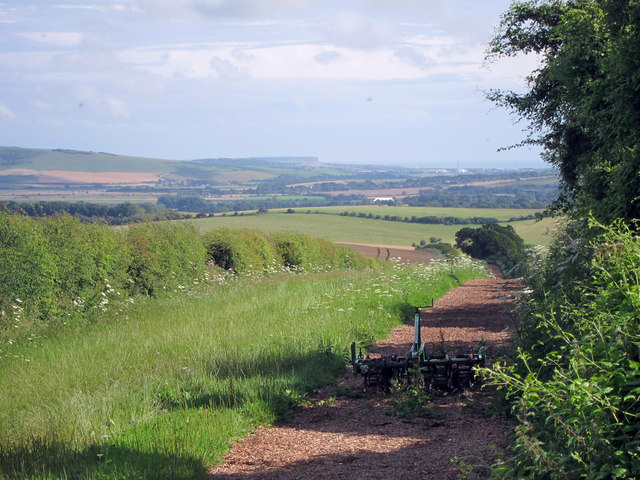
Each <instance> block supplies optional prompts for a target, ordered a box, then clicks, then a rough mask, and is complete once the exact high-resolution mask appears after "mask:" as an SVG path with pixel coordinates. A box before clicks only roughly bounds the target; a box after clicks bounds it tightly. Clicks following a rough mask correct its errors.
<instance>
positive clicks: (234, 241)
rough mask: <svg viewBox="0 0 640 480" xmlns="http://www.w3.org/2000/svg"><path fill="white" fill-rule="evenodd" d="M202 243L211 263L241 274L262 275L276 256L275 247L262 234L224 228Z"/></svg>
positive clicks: (207, 237)
mask: <svg viewBox="0 0 640 480" xmlns="http://www.w3.org/2000/svg"><path fill="white" fill-rule="evenodd" d="M203 242H204V245H205V248H206V251H207V258H208V260H209V261H211V262H213V263H214V264H215V265H217V266H218V267H220V268H223V269H225V270H232V271H234V272H238V273H246V272H249V271H256V272H262V271H264V270H266V269H267V268H269V267H271V266H272V265H273V263H274V260H276V256H277V253H276V250H275V246H274V245H273V244H272V243H271V242H270V241H269V239H268V238H267V237H265V236H264V235H263V234H261V233H260V232H252V231H249V230H231V229H227V228H221V229H216V230H212V231H210V232H208V233H206V234H205V235H204V237H203ZM278 263H279V260H278Z"/></svg>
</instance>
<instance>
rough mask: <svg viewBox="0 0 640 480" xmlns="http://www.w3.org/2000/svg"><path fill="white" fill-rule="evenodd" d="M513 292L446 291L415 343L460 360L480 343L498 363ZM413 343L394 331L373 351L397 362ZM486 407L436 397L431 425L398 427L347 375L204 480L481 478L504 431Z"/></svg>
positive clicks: (389, 408) (477, 284)
mask: <svg viewBox="0 0 640 480" xmlns="http://www.w3.org/2000/svg"><path fill="white" fill-rule="evenodd" d="M518 288H519V286H518V285H517V284H516V283H514V282H513V281H509V282H505V280H501V279H482V280H473V281H471V282H468V283H466V284H464V285H462V286H460V287H457V288H455V289H453V290H451V291H450V292H449V293H448V294H447V295H446V296H445V297H443V298H442V299H441V300H439V301H438V302H436V304H435V306H434V308H432V309H428V310H427V311H426V312H424V313H423V316H422V317H421V318H422V325H423V327H422V340H423V341H424V342H425V343H426V344H427V345H429V344H431V345H434V344H440V343H441V342H442V341H443V340H444V343H445V345H446V346H447V347H449V348H450V349H452V350H454V351H455V350H456V349H457V350H458V351H460V352H463V351H469V350H470V349H471V348H472V347H474V346H476V345H477V343H478V341H479V340H480V339H483V340H484V341H485V342H486V344H487V345H488V346H489V348H490V354H491V353H493V354H494V355H495V354H496V353H498V352H499V351H500V349H502V348H504V347H505V346H506V345H507V344H508V342H509V337H510V333H509V332H510V330H511V329H512V327H513V321H512V318H511V315H510V314H509V311H508V308H505V307H507V306H508V301H509V298H510V297H511V296H512V295H513V294H514V293H515V291H516V290H517V289H518ZM412 341H413V326H412V325H403V326H399V327H396V328H395V329H394V330H393V331H392V332H391V335H390V336H389V337H388V338H387V339H386V340H384V341H382V342H380V343H379V344H378V345H377V346H376V351H377V352H379V353H404V352H406V351H407V350H408V349H409V348H410V346H411V342H412ZM332 398H333V399H335V400H334V401H333V402H332V400H331V399H332ZM492 398H493V393H492V392H490V391H488V390H487V389H484V390H479V389H476V390H474V391H472V392H471V393H470V394H460V393H449V394H443V393H440V394H435V395H434V396H433V400H432V404H431V405H430V408H431V414H430V415H429V416H428V417H417V418H411V419H404V418H401V417H399V416H397V415H394V414H393V404H394V397H393V395H391V394H381V393H375V392H367V393H363V388H362V380H361V379H360V378H357V379H354V378H353V377H352V376H351V375H350V374H349V375H348V376H345V377H344V378H342V379H341V380H340V381H339V383H338V386H337V387H335V386H334V387H330V388H326V389H324V390H322V391H321V392H318V393H317V394H315V395H313V396H312V397H310V398H309V400H310V402H311V403H310V405H308V406H306V407H304V408H303V409H301V410H300V411H298V412H296V413H295V414H293V415H292V416H291V417H290V418H288V419H287V420H286V421H284V422H283V423H281V424H279V425H276V426H274V427H259V428H258V429H257V431H256V432H255V433H254V434H253V435H251V436H250V437H248V438H247V439H246V440H244V441H242V442H241V443H238V444H236V445H234V446H233V448H232V449H231V451H230V452H229V453H228V454H227V455H226V456H225V459H224V462H223V463H222V464H221V465H219V466H218V467H216V468H214V469H213V470H212V471H211V472H210V475H209V480H257V479H264V480H275V479H282V480H293V479H296V480H300V479H333V480H337V479H343V478H344V479H351V480H359V479H367V480H376V479H407V478H419V479H421V480H429V479H438V480H449V479H451V480H453V479H458V478H468V479H482V478H486V477H487V475H488V469H487V466H488V465H490V464H491V463H492V462H493V459H494V458H495V456H496V451H504V449H505V448H506V446H507V444H508V436H509V431H510V426H511V425H510V424H509V422H508V420H506V419H505V418H503V417H501V416H490V415H489V414H488V410H489V408H490V405H491V400H492ZM455 458H458V459H463V460H464V463H465V464H466V465H472V466H473V469H472V471H471V473H469V474H467V476H464V477H462V476H460V474H461V473H462V471H461V467H460V462H456V461H454V460H453V459H455Z"/></svg>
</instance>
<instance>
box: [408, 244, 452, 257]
mask: <svg viewBox="0 0 640 480" xmlns="http://www.w3.org/2000/svg"><path fill="white" fill-rule="evenodd" d="M416 250H433V251H436V252H438V253H441V254H443V255H449V256H450V257H457V256H458V255H462V252H461V251H460V250H459V249H457V248H455V247H454V246H453V245H451V244H450V243H446V242H437V243H429V244H427V243H425V244H424V245H423V244H422V242H421V243H420V246H418V247H416Z"/></svg>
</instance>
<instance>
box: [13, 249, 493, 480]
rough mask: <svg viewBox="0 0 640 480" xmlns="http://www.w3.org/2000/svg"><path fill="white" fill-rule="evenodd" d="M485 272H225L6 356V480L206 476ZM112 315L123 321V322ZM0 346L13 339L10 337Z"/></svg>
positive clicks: (444, 268) (452, 267)
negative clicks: (382, 341)
mask: <svg viewBox="0 0 640 480" xmlns="http://www.w3.org/2000/svg"><path fill="white" fill-rule="evenodd" d="M486 273H487V272H486V269H485V268H484V267H482V266H479V265H478V264H476V263H473V262H470V261H469V260H468V259H466V258H462V259H457V260H455V261H454V260H451V261H447V262H441V263H438V262H436V263H433V264H432V265H430V266H406V265H395V266H393V267H391V268H388V269H385V270H382V271H365V272H346V273H345V272H329V273H317V274H308V275H278V276H267V277H264V276H251V275H247V276H239V275H235V276H234V275H220V276H218V277H216V279H215V281H214V280H212V281H211V282H210V283H209V284H208V285H206V286H203V285H200V286H199V287H200V288H199V289H198V290H191V291H189V292H185V293H182V294H179V295H175V296H172V297H162V298H150V297H140V298H138V299H137V300H135V302H134V303H132V304H128V306H127V307H122V309H121V310H120V311H119V312H112V315H113V316H112V318H110V319H105V320H104V321H101V322H96V323H93V324H90V325H86V326H81V327H78V328H75V329H71V330H69V331H66V332H61V333H59V334H57V335H52V336H49V337H47V338H31V337H30V339H29V341H28V342H20V343H13V344H10V343H9V342H8V341H7V342H3V344H2V346H1V348H2V350H1V351H0V357H1V358H0V383H1V384H2V389H0V425H2V428H1V429H0V478H30V479H52V478H100V479H106V478H113V479H116V478H117V479H125V478H149V479H159V478H200V477H203V476H204V475H205V474H206V469H207V467H209V466H211V465H213V464H215V463H216V462H218V461H219V460H220V459H221V456H222V455H223V453H224V452H225V451H226V450H227V449H228V448H229V445H230V442H231V441H233V440H236V439H238V438H240V437H242V436H244V435H246V434H247V433H248V432H250V431H251V430H252V429H253V428H255V427H256V426H257V425H259V424H270V423H272V422H273V421H274V420H275V419H276V418H279V417H282V416H284V415H286V414H287V412H289V411H291V409H293V408H295V406H296V405H297V404H298V403H299V402H300V401H301V399H302V398H303V397H304V395H305V394H306V393H308V392H310V391H312V390H313V389H315V388H318V387H319V386H321V385H322V384H326V383H328V382H331V381H333V380H334V379H335V378H336V377H337V375H339V374H340V373H341V372H343V370H344V366H345V363H346V356H347V347H348V345H349V344H350V343H351V341H354V340H356V341H359V342H362V343H365V344H367V343H369V344H370V343H372V342H373V341H375V340H376V339H378V338H380V337H382V336H384V335H385V334H386V333H387V332H388V330H389V329H390V328H391V327H392V326H394V325H397V324H399V323H401V322H402V321H404V320H406V319H407V318H408V317H409V315H410V314H411V311H412V310H411V306H412V305H423V304H425V302H428V301H430V299H431V298H438V297H440V296H441V295H443V294H444V293H445V292H446V291H447V290H448V289H450V288H451V287H453V286H455V285H457V283H458V282H464V281H466V280H467V279H469V278H474V277H478V276H483V275H486ZM116 314H117V315H116ZM5 340H6V338H5Z"/></svg>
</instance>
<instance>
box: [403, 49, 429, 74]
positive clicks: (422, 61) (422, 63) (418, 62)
mask: <svg viewBox="0 0 640 480" xmlns="http://www.w3.org/2000/svg"><path fill="white" fill-rule="evenodd" d="M394 55H395V56H396V57H397V58H399V59H400V60H402V61H403V62H406V63H408V64H409V65H412V66H414V67H417V68H420V69H426V68H428V67H429V66H430V65H431V63H430V62H429V60H427V57H425V55H424V53H422V52H421V51H420V50H418V49H417V48H414V47H408V46H404V47H400V48H399V49H398V50H396V51H395V53H394Z"/></svg>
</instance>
